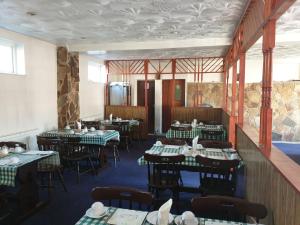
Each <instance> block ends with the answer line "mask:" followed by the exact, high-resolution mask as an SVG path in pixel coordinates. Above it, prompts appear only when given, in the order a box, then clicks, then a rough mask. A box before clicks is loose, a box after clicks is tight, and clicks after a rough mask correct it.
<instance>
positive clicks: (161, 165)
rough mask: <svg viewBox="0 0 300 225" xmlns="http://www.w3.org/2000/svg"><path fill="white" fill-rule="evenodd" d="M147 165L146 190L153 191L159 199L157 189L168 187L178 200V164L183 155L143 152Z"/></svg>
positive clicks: (179, 183) (179, 184) (182, 159)
mask: <svg viewBox="0 0 300 225" xmlns="http://www.w3.org/2000/svg"><path fill="white" fill-rule="evenodd" d="M144 159H145V160H146V161H147V167H148V191H150V192H155V196H156V198H157V199H159V191H161V190H166V189H170V190H171V191H172V194H173V197H174V198H175V199H176V200H179V188H180V186H181V185H182V183H181V182H180V177H181V176H180V168H179V166H180V164H181V163H182V162H183V161H184V160H185V156H184V155H175V156H161V155H151V154H147V153H146V154H144Z"/></svg>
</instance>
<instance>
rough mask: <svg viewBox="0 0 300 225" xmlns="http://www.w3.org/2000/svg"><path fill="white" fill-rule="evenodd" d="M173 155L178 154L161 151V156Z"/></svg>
mask: <svg viewBox="0 0 300 225" xmlns="http://www.w3.org/2000/svg"><path fill="white" fill-rule="evenodd" d="M174 155H178V153H175V152H163V153H161V156H174Z"/></svg>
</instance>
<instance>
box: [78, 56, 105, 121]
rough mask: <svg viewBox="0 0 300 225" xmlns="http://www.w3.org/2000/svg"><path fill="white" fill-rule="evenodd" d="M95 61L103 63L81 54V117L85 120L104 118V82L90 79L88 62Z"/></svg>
mask: <svg viewBox="0 0 300 225" xmlns="http://www.w3.org/2000/svg"><path fill="white" fill-rule="evenodd" d="M89 61H93V62H97V63H100V64H103V61H100V60H99V59H96V58H93V57H91V56H87V55H84V54H80V55H79V76H80V83H79V101H80V118H81V119H83V120H93V119H103V118H104V84H103V83H95V82H92V81H89V80H88V62H89Z"/></svg>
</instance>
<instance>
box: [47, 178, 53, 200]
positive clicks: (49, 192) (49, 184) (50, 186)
mask: <svg viewBox="0 0 300 225" xmlns="http://www.w3.org/2000/svg"><path fill="white" fill-rule="evenodd" d="M48 176H49V177H48V197H49V199H50V198H51V191H52V190H51V189H52V188H53V185H52V172H49V175H48Z"/></svg>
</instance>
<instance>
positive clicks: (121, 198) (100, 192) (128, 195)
mask: <svg viewBox="0 0 300 225" xmlns="http://www.w3.org/2000/svg"><path fill="white" fill-rule="evenodd" d="M91 194H92V198H93V199H94V200H95V201H107V202H108V204H109V206H112V205H114V203H116V204H117V206H118V207H124V203H125V202H127V204H128V208H129V209H132V208H133V207H134V205H137V206H138V209H141V208H142V207H143V206H146V207H147V209H150V207H152V204H153V200H154V198H153V195H152V194H151V193H149V192H145V191H141V190H138V189H134V188H129V187H96V188H94V189H93V190H92V193H91Z"/></svg>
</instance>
